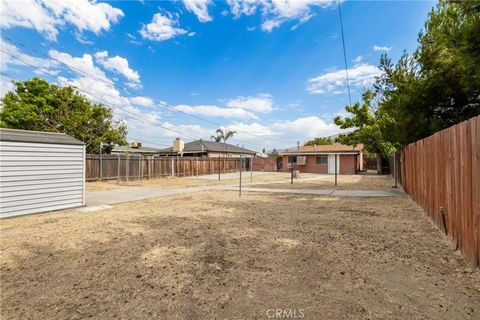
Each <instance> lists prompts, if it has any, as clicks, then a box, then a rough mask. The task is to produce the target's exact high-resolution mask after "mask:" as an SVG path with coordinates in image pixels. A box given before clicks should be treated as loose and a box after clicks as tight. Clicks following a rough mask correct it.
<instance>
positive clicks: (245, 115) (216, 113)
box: [174, 104, 258, 120]
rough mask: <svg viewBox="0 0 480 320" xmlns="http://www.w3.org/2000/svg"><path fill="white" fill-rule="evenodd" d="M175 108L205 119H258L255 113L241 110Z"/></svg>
mask: <svg viewBox="0 0 480 320" xmlns="http://www.w3.org/2000/svg"><path fill="white" fill-rule="evenodd" d="M174 108H175V110H179V111H183V112H186V113H189V114H194V115H198V116H205V117H221V118H228V119H243V120H249V119H257V118H258V117H257V116H256V115H255V114H254V113H253V112H250V111H247V110H244V109H240V108H221V107H217V106H189V105H185V104H182V105H178V106H175V107H174Z"/></svg>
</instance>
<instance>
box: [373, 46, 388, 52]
mask: <svg viewBox="0 0 480 320" xmlns="http://www.w3.org/2000/svg"><path fill="white" fill-rule="evenodd" d="M390 50H392V47H386V46H377V45H374V46H373V51H383V52H389V51H390Z"/></svg>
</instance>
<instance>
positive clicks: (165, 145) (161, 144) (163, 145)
mask: <svg viewBox="0 0 480 320" xmlns="http://www.w3.org/2000/svg"><path fill="white" fill-rule="evenodd" d="M0 51H2V50H0ZM2 52H3V51H2ZM7 54H8V53H7ZM22 62H23V61H22ZM32 67H34V66H32ZM34 68H35V69H37V70H39V71H42V72H43V70H42V69H41V68H37V67H34ZM45 73H46V74H47V75H50V76H51V77H53V78H55V79H58V78H57V77H55V76H53V75H51V74H49V73H47V72H45ZM0 74H1V75H2V76H5V77H8V78H10V79H12V80H16V81H21V80H20V79H18V78H16V77H13V76H11V75H8V74H6V73H3V72H0ZM58 80H59V81H62V80H61V79H58ZM62 82H64V83H66V84H69V83H68V82H66V81H62ZM70 85H71V84H70ZM83 92H85V93H87V94H90V93H88V92H87V91H85V90H83ZM107 106H108V105H107ZM122 111H127V110H122ZM112 112H114V113H116V114H117V115H119V116H122V117H127V118H129V119H134V120H138V121H144V122H147V124H151V125H152V124H155V123H154V122H151V121H149V120H145V119H137V118H134V117H132V116H130V115H125V114H121V113H120V112H118V111H115V110H112ZM132 114H133V115H134V116H138V115H136V114H134V113H132ZM174 132H177V131H174ZM177 133H180V132H177ZM180 134H182V133H180ZM192 137H193V136H192ZM130 138H131V139H134V140H141V141H144V142H146V143H148V144H152V145H158V146H162V147H171V145H169V144H163V143H156V142H151V141H147V140H145V139H139V138H136V137H132V136H130ZM193 138H194V139H196V138H195V137H193ZM201 139H202V138H201ZM237 141H238V140H237ZM251 145H257V144H254V143H251ZM257 146H260V145H257ZM262 147H264V146H262Z"/></svg>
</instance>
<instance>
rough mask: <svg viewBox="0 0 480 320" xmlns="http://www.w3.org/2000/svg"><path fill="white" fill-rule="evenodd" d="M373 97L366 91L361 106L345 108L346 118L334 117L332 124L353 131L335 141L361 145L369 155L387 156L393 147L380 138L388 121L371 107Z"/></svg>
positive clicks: (355, 105) (372, 93)
mask: <svg viewBox="0 0 480 320" xmlns="http://www.w3.org/2000/svg"><path fill="white" fill-rule="evenodd" d="M375 97H376V93H375V92H374V91H370V90H368V91H366V92H364V93H363V95H362V98H363V103H362V104H360V103H358V102H357V103H355V104H354V105H353V106H346V107H345V110H346V111H347V112H348V113H349V115H348V116H346V117H341V116H337V117H335V119H334V122H335V124H336V125H338V126H339V127H340V128H341V129H351V128H354V129H355V130H354V131H352V132H350V133H347V134H341V135H339V136H338V138H337V139H336V140H337V141H338V142H340V143H342V144H346V145H351V146H356V145H357V144H360V143H363V144H364V146H365V149H366V150H367V151H368V152H369V153H376V154H379V155H381V156H388V155H389V154H390V153H391V152H393V151H394V150H395V146H394V145H393V144H392V143H390V142H388V141H386V140H385V139H384V137H383V136H382V131H383V130H382V129H384V128H383V126H384V125H385V124H386V123H388V121H386V119H385V118H383V117H382V116H381V114H380V113H379V112H378V110H376V108H375V107H374V106H373V101H374V99H375Z"/></svg>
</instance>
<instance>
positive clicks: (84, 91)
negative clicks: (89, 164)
mask: <svg viewBox="0 0 480 320" xmlns="http://www.w3.org/2000/svg"><path fill="white" fill-rule="evenodd" d="M0 52H3V53H5V54H7V55H9V56H10V57H12V58H14V59H17V60H18V61H21V62H23V63H25V64H26V65H28V66H30V67H32V68H34V69H36V70H38V71H40V72H42V73H44V74H46V75H49V76H50V77H52V78H54V79H57V80H58V81H60V82H62V83H64V84H67V85H70V86H73V87H75V86H74V85H73V84H71V83H69V82H67V81H64V80H62V79H60V78H59V77H57V76H55V75H53V74H51V73H49V72H46V71H45V70H43V69H42V68H39V67H37V66H35V65H33V64H30V63H28V62H27V61H25V60H23V59H21V58H18V57H15V56H14V55H12V54H10V53H8V52H6V51H4V50H3V49H0ZM76 89H77V90H79V91H82V92H83V93H85V94H88V95H90V96H92V97H94V98H96V99H98V100H100V101H102V102H103V103H105V105H107V106H110V107H112V108H118V109H120V110H122V111H123V112H126V113H129V114H132V115H133V116H134V117H136V118H137V120H140V121H143V122H146V123H150V124H152V125H156V126H159V127H161V128H163V129H165V130H168V131H171V132H175V133H177V134H181V135H184V136H188V137H190V138H193V139H197V138H198V137H194V136H190V135H187V134H185V133H182V132H180V131H177V130H174V129H171V128H169V127H166V126H164V125H162V124H160V123H158V122H154V121H151V120H147V119H144V118H143V117H141V116H139V115H137V114H136V113H134V112H132V111H129V110H126V109H124V108H122V107H120V106H113V105H111V104H110V103H109V102H107V101H106V100H104V99H102V98H101V97H98V96H96V95H94V94H92V93H90V92H88V91H86V90H83V89H81V88H77V87H76ZM113 111H114V112H115V110H113Z"/></svg>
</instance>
